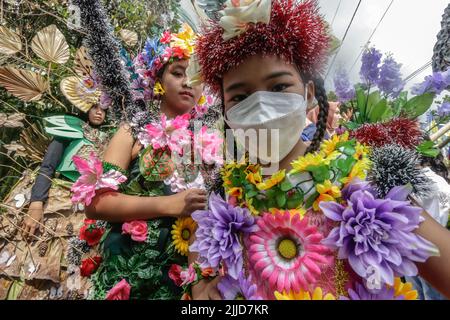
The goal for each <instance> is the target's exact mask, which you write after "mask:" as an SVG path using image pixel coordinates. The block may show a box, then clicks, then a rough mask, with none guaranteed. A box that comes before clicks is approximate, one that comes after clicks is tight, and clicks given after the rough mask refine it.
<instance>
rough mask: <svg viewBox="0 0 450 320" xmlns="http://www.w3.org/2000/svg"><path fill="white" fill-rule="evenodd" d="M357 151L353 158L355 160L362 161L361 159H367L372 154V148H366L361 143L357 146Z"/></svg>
mask: <svg viewBox="0 0 450 320" xmlns="http://www.w3.org/2000/svg"><path fill="white" fill-rule="evenodd" d="M355 149H356V152H355V154H354V155H353V158H355V160H361V159H363V158H365V157H367V156H368V155H369V153H370V147H368V146H365V145H363V144H360V143H357V144H356V147H355Z"/></svg>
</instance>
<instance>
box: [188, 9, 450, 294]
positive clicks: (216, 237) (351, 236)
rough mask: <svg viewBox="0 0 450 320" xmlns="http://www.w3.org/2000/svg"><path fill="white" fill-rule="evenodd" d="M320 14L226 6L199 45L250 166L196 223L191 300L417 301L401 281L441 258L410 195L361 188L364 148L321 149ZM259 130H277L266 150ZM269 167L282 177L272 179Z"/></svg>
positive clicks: (236, 170) (228, 170)
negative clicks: (310, 119) (313, 126)
mask: <svg viewBox="0 0 450 320" xmlns="http://www.w3.org/2000/svg"><path fill="white" fill-rule="evenodd" d="M317 12H318V8H317V3H316V1H300V2H297V1H289V0H274V1H264V0H260V1H228V2H226V4H225V9H224V11H223V15H221V19H220V21H218V22H217V21H216V22H214V21H213V22H212V23H211V25H210V26H209V27H207V28H206V29H205V32H204V34H203V35H202V36H201V37H200V38H199V41H198V47H197V54H198V59H199V62H200V66H201V74H202V77H203V79H204V81H205V82H206V84H208V85H209V86H211V87H212V88H213V89H214V90H215V91H216V92H219V93H221V94H222V98H223V105H224V114H225V122H226V123H227V125H228V126H229V127H230V128H231V129H233V134H234V136H235V139H236V140H237V141H238V142H239V143H240V144H242V145H243V146H244V147H245V149H246V151H247V152H248V158H247V159H250V163H247V162H244V163H242V162H239V163H233V162H232V163H227V165H226V166H225V168H224V170H223V173H222V177H223V182H224V184H223V185H224V187H225V191H226V193H227V197H226V201H225V200H224V199H222V198H221V197H220V196H217V195H212V196H211V198H210V200H209V210H207V211H200V212H196V213H194V214H193V216H192V217H193V218H194V220H195V221H197V223H198V225H199V226H198V229H197V231H196V240H195V241H194V242H193V244H192V245H191V247H190V250H191V252H192V253H191V255H190V256H189V262H190V268H189V269H188V270H186V271H185V272H188V271H189V270H198V271H197V274H201V275H202V276H201V277H200V279H195V281H190V282H188V283H187V285H186V289H189V288H190V289H192V295H193V298H194V299H213V300H214V299H231V300H233V299H242V298H244V299H247V300H252V299H261V298H262V299H275V298H276V299H287V300H292V299H294V300H296V299H300V300H308V299H311V298H312V299H314V300H316V299H319V300H321V299H326V300H329V299H339V298H343V299H358V300H359V299H363V300H366V299H381V300H386V299H387V300H390V299H414V298H415V297H416V296H417V295H416V293H415V292H414V291H412V290H411V286H410V284H404V283H402V280H401V277H402V276H405V275H408V274H417V266H416V264H417V263H424V262H426V261H427V260H428V258H429V257H430V256H433V255H437V254H438V249H437V248H436V247H435V246H434V245H433V243H431V242H429V241H427V240H426V239H425V238H427V237H429V234H428V233H426V232H419V233H418V234H417V233H414V232H413V230H416V229H417V228H419V226H421V227H423V226H424V225H425V224H427V225H428V220H427V221H426V222H425V223H424V224H423V225H421V222H422V221H423V218H421V216H420V215H421V213H422V211H423V210H422V209H420V208H418V207H414V206H413V205H412V204H411V202H409V201H408V199H407V196H408V194H409V193H410V191H411V190H410V189H409V187H405V186H398V187H396V188H394V189H392V190H391V191H390V192H389V193H387V194H380V192H378V191H377V190H376V189H377V186H373V185H370V184H369V183H368V182H365V181H362V180H361V179H364V178H365V177H366V174H367V171H368V170H369V168H370V161H369V159H368V152H369V149H368V147H366V146H364V145H361V144H359V143H357V142H356V141H355V140H350V139H349V137H348V135H343V136H334V137H333V138H332V139H331V140H329V141H326V142H324V143H323V144H322V145H321V142H322V138H323V136H324V134H325V131H326V128H327V125H326V124H327V118H328V111H329V103H328V102H327V97H326V92H325V90H324V87H323V81H322V80H321V78H320V72H321V67H322V66H324V62H325V56H326V53H327V48H328V44H329V39H330V38H329V36H328V34H327V28H326V24H325V22H324V21H323V19H322V17H321V16H320V15H319V14H318V13H317ZM314 97H315V98H316V99H317V101H318V104H319V110H320V111H319V116H318V121H317V132H316V133H315V135H314V138H313V140H312V142H311V144H310V146H307V145H306V144H305V143H304V142H303V141H302V140H301V139H299V137H300V134H301V132H302V130H303V129H304V126H305V122H306V121H305V119H306V110H307V107H308V104H310V103H312V101H313V99H314ZM261 129H263V130H269V132H270V130H271V129H277V130H278V132H272V134H269V135H268V137H267V141H269V143H268V144H269V147H267V146H266V145H264V140H265V139H264V137H263V138H260V137H259V138H258V141H257V143H255V142H254V141H255V139H253V140H251V139H250V141H249V139H248V136H251V132H252V131H253V132H254V131H255V130H256V131H258V130H259V131H261ZM243 131H244V133H247V134H248V136H247V137H246V136H245V135H243V134H242V132H243ZM263 134H266V135H267V132H264V133H263ZM261 141H262V142H263V143H261ZM272 146H275V148H273V149H272V148H271V147H272ZM261 149H263V150H262V151H263V152H261ZM266 149H268V150H273V152H271V153H270V152H269V153H266V151H267V150H266ZM252 156H253V157H256V158H257V159H256V161H252ZM238 159H240V158H239V157H238ZM267 167H271V168H272V169H273V167H276V168H277V169H276V170H278V169H280V170H279V171H277V172H275V173H274V174H272V176H270V177H269V178H267V179H264V178H263V176H264V175H265V173H267V171H266V172H264V171H263V170H261V169H262V168H264V169H267ZM406 212H409V213H406ZM424 215H426V214H424ZM406 217H407V218H406ZM421 235H423V236H424V237H425V238H423V237H422V236H421ZM404 236H405V237H404ZM412 248H414V249H412ZM444 256H445V255H444ZM443 258H444V257H443ZM429 260H430V261H431V260H432V259H429ZM442 264H443V265H445V264H448V263H444V260H442ZM207 270H221V271H222V274H223V275H224V276H223V277H216V278H214V277H211V276H208V272H206V271H207ZM184 284H186V283H184Z"/></svg>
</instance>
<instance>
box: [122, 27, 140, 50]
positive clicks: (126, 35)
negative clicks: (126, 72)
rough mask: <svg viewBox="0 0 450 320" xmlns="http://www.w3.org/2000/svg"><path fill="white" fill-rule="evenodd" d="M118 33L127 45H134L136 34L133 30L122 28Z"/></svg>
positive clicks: (136, 38)
mask: <svg viewBox="0 0 450 320" xmlns="http://www.w3.org/2000/svg"><path fill="white" fill-rule="evenodd" d="M119 35H120V38H121V39H122V41H123V42H125V44H126V45H127V46H129V47H134V46H135V45H136V44H137V42H138V34H137V33H136V32H134V31H131V30H127V29H122V30H120V32H119Z"/></svg>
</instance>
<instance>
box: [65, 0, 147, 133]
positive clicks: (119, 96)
mask: <svg viewBox="0 0 450 320" xmlns="http://www.w3.org/2000/svg"><path fill="white" fill-rule="evenodd" d="M73 4H74V5H77V6H78V7H79V8H80V15H81V27H82V30H83V32H85V33H86V37H85V39H84V43H85V46H86V48H87V49H88V53H89V56H90V58H91V59H92V61H93V65H94V72H95V73H96V75H97V76H98V77H99V78H100V83H101V86H102V88H103V90H105V91H106V93H107V94H108V95H109V96H110V98H111V100H112V107H111V110H110V112H108V114H109V116H110V117H111V118H112V120H115V121H121V122H130V120H131V119H130V116H131V115H134V114H138V113H139V112H144V111H145V110H146V106H145V102H144V101H142V100H138V101H133V96H132V93H131V88H130V81H129V78H128V73H127V71H126V69H125V67H124V65H123V62H122V59H121V55H120V50H121V45H120V43H119V41H118V40H117V39H116V38H115V36H114V34H113V28H112V26H111V23H110V21H109V19H108V16H107V14H106V11H105V9H104V8H103V6H102V4H101V1H99V0H73ZM135 129H137V128H133V133H134V134H136V133H137V132H136V131H135Z"/></svg>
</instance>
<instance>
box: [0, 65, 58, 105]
mask: <svg viewBox="0 0 450 320" xmlns="http://www.w3.org/2000/svg"><path fill="white" fill-rule="evenodd" d="M0 86H3V87H4V88H5V89H6V90H8V91H9V92H10V93H11V94H12V95H14V96H15V97H17V98H19V99H21V100H23V101H27V102H28V101H37V100H40V99H41V97H42V94H43V93H44V92H46V91H47V90H48V88H49V84H48V82H47V80H45V78H44V77H42V76H41V75H40V74H37V73H35V72H32V71H28V70H22V69H15V68H12V67H3V68H0Z"/></svg>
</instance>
